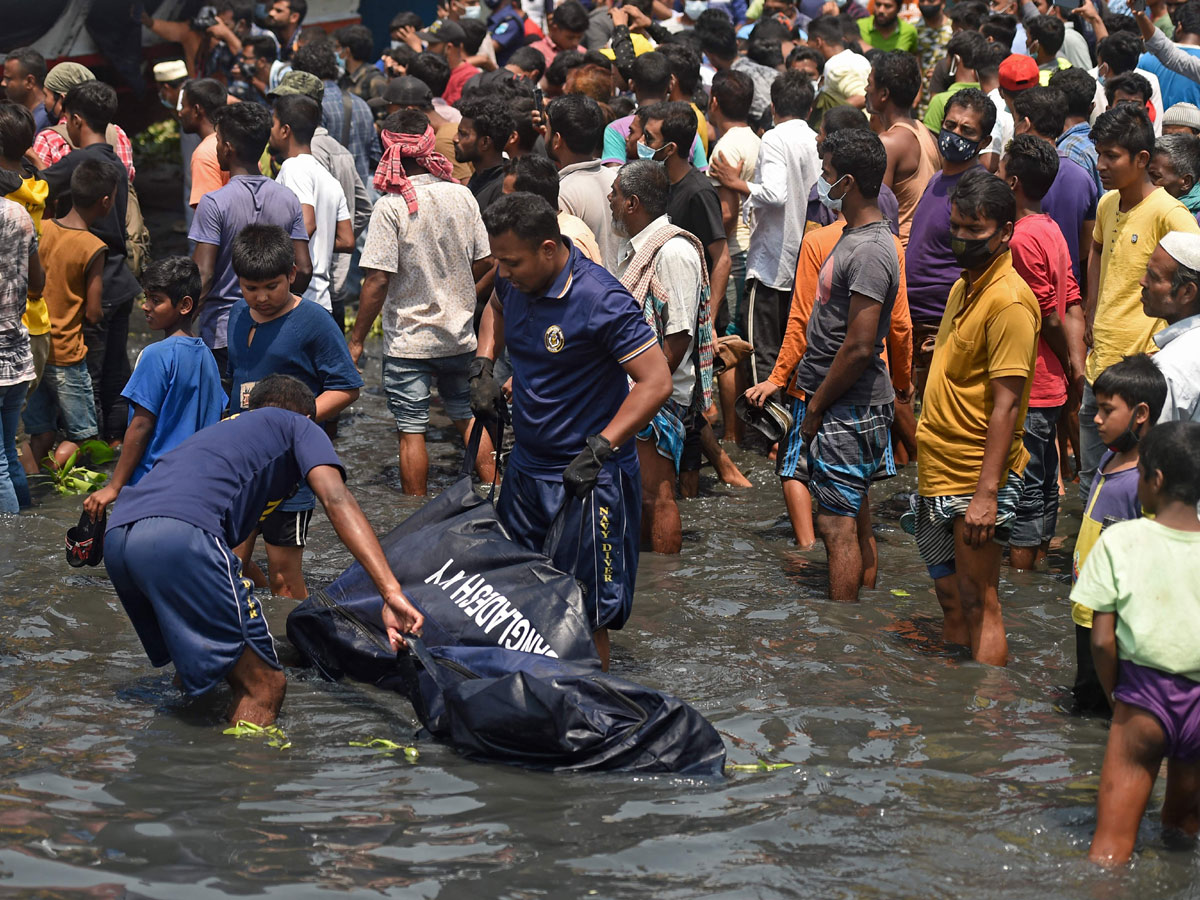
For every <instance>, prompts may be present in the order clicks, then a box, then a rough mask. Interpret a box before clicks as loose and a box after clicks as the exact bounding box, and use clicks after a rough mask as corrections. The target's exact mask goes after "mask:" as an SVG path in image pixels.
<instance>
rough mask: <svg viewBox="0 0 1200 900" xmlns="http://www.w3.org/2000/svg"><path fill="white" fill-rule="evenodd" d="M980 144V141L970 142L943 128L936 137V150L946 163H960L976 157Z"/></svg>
mask: <svg viewBox="0 0 1200 900" xmlns="http://www.w3.org/2000/svg"><path fill="white" fill-rule="evenodd" d="M981 143H982V141H972V140H970V139H969V138H965V137H963V136H962V135H961V134H955V133H954V132H953V131H947V130H946V129H945V128H943V129H942V132H941V134H939V135H938V150H940V151H941V154H942V157H943V158H944V159H945V160H946V162H953V163H961V162H966V161H967V160H969V159H972V158H974V157H976V156H978V155H979V145H980V144H981Z"/></svg>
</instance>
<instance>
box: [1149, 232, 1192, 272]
mask: <svg viewBox="0 0 1200 900" xmlns="http://www.w3.org/2000/svg"><path fill="white" fill-rule="evenodd" d="M1158 246H1160V247H1162V248H1163V249H1164V250H1166V251H1167V253H1168V254H1169V255H1170V257H1171V258H1172V259H1173V260H1175V262H1177V263H1179V264H1180V265H1181V266H1187V267H1188V268H1189V269H1192V270H1193V271H1200V234H1189V233H1187V232H1186V231H1172V232H1170V233H1168V234H1165V235H1163V239H1162V240H1161V241H1159V242H1158Z"/></svg>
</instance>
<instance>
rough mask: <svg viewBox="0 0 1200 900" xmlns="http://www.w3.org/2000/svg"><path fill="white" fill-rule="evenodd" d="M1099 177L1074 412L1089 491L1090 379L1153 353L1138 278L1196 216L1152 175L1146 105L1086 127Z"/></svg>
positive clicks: (1092, 449)
mask: <svg viewBox="0 0 1200 900" xmlns="http://www.w3.org/2000/svg"><path fill="white" fill-rule="evenodd" d="M1091 137H1092V140H1093V141H1094V142H1095V144H1096V153H1097V155H1098V159H1097V164H1096V165H1097V169H1098V170H1099V172H1100V182H1101V184H1103V185H1104V189H1105V190H1106V191H1108V193H1107V194H1105V195H1104V196H1103V197H1101V198H1100V203H1099V204H1098V205H1097V207H1096V229H1095V231H1094V232H1093V234H1092V254H1091V257H1090V259H1089V260H1088V274H1087V304H1086V306H1085V313H1086V315H1087V326H1088V327H1087V331H1086V333H1085V335H1084V341H1085V343H1086V344H1087V345H1088V347H1089V348H1090V352H1089V354H1088V359H1087V369H1086V371H1085V375H1086V376H1087V382H1086V384H1085V385H1084V389H1083V401H1082V404H1081V406H1080V409H1079V454H1080V456H1081V459H1080V461H1079V488H1080V490H1081V491H1082V492H1083V496H1084V497H1086V496H1087V491H1088V488H1089V487H1090V486H1091V483H1092V477H1093V475H1095V472H1096V466H1097V465H1098V464H1099V462H1100V457H1101V455H1103V453H1104V442H1103V441H1102V440H1100V434H1099V431H1098V430H1097V427H1096V423H1095V422H1094V421H1093V420H1094V418H1095V416H1096V395H1095V394H1094V393H1093V392H1092V384H1093V383H1094V382H1095V381H1096V378H1097V377H1098V376H1099V375H1100V373H1101V372H1103V371H1104V370H1105V369H1107V368H1108V367H1109V366H1111V365H1113V364H1114V363H1119V362H1120V361H1121V360H1122V359H1124V358H1125V357H1126V356H1129V355H1131V354H1134V353H1153V352H1154V351H1155V350H1156V349H1157V348H1156V347H1155V345H1154V341H1153V338H1154V335H1155V333H1157V332H1158V331H1161V330H1162V329H1163V327H1164V325H1165V324H1166V323H1164V322H1163V320H1162V319H1152V318H1150V317H1149V316H1147V315H1146V314H1145V312H1144V311H1143V309H1142V289H1141V285H1140V281H1141V279H1142V276H1143V275H1145V274H1146V264H1147V263H1148V262H1149V261H1150V257H1151V256H1152V255H1153V253H1154V250H1155V248H1156V247H1157V246H1158V242H1159V240H1160V239H1161V238H1162V237H1163V236H1164V235H1165V234H1168V233H1169V232H1172V231H1183V232H1186V233H1188V234H1200V226H1197V224H1196V217H1195V216H1193V215H1192V214H1191V213H1190V212H1188V211H1187V208H1186V207H1185V206H1184V205H1183V204H1182V203H1180V202H1179V201H1178V200H1176V199H1175V198H1174V197H1172V196H1171V195H1170V194H1168V193H1167V192H1166V191H1165V190H1164V189H1163V188H1160V187H1155V186H1154V183H1153V182H1152V181H1151V180H1150V172H1149V168H1148V167H1149V165H1150V157H1151V155H1152V154H1153V151H1154V129H1153V127H1152V126H1151V124H1150V118H1149V116H1148V115H1147V114H1146V110H1145V109H1144V108H1142V107H1139V106H1136V105H1134V104H1132V103H1122V104H1119V105H1117V106H1114V107H1113V108H1112V109H1110V110H1108V111H1107V112H1105V113H1103V114H1101V115H1100V116H1099V118H1097V119H1096V124H1095V125H1094V126H1092V133H1091Z"/></svg>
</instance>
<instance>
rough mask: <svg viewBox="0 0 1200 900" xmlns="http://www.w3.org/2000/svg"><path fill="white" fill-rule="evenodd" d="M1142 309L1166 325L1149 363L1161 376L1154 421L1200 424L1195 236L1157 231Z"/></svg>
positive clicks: (1199, 247)
mask: <svg viewBox="0 0 1200 900" xmlns="http://www.w3.org/2000/svg"><path fill="white" fill-rule="evenodd" d="M1141 286H1142V308H1143V309H1144V310H1145V311H1146V315H1147V316H1150V317H1151V318H1154V319H1162V320H1163V321H1165V322H1166V323H1167V327H1166V328H1164V329H1163V330H1162V331H1160V332H1158V334H1156V335H1154V343H1155V344H1156V345H1157V346H1158V348H1159V349H1158V352H1157V353H1156V354H1154V357H1153V359H1154V364H1155V365H1156V366H1158V368H1159V370H1160V371H1161V372H1162V373H1163V375H1164V376H1165V377H1166V379H1167V400H1166V402H1165V403H1164V404H1163V408H1162V412H1161V413H1159V416H1158V421H1159V422H1173V421H1180V422H1200V235H1196V234H1186V233H1184V232H1182V231H1172V232H1170V233H1168V234H1166V235H1163V238H1162V240H1160V241H1159V242H1158V247H1156V248H1155V250H1154V253H1153V254H1152V255H1151V257H1150V261H1149V262H1148V263H1147V264H1146V274H1145V275H1144V276H1142V281H1141Z"/></svg>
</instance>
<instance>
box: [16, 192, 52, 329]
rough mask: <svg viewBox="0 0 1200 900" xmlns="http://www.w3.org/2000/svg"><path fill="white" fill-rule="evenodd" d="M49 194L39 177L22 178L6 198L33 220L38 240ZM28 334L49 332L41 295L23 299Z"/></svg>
mask: <svg viewBox="0 0 1200 900" xmlns="http://www.w3.org/2000/svg"><path fill="white" fill-rule="evenodd" d="M49 195H50V185H49V184H47V183H46V182H44V181H42V180H41V179H40V178H23V179H21V186H20V187H19V188H17V189H16V190H15V191H13V192H12V193H11V194H9V195H8V199H9V200H12V201H14V202H16V203H20V204H21V205H22V206H23V207H25V211H26V212H28V213H29V218H31V219H32V220H33V229H34V231H36V232H37V236H38V240H39V241H40V240H41V239H42V214H43V213H44V212H45V211H46V198H47V197H48V196H49ZM21 321H22V322H23V323H24V325H25V328H26V329H28V331H29V333H30V335H38V334H49V333H50V313H49V311H48V310H47V309H46V301H45V300H43V299H42V298H41V297H27V298H26V300H25V315H24V316H22V317H21Z"/></svg>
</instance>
